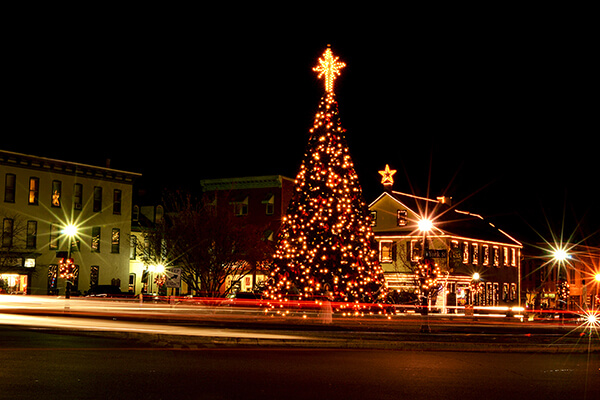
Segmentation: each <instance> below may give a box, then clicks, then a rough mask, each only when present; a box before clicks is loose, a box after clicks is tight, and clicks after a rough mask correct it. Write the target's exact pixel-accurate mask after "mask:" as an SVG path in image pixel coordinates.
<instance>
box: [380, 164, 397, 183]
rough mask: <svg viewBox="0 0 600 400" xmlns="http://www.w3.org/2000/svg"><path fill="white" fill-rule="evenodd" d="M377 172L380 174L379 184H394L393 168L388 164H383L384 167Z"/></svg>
mask: <svg viewBox="0 0 600 400" xmlns="http://www.w3.org/2000/svg"><path fill="white" fill-rule="evenodd" d="M378 172H379V173H380V174H381V184H382V185H383V186H392V185H393V184H394V174H395V173H396V170H395V169H390V166H389V165H388V164H385V169H384V170H383V171H378Z"/></svg>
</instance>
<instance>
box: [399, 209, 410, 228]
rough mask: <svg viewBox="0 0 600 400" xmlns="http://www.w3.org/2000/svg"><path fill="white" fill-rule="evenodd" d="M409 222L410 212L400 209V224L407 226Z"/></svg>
mask: <svg viewBox="0 0 600 400" xmlns="http://www.w3.org/2000/svg"><path fill="white" fill-rule="evenodd" d="M407 223H408V212H407V211H406V210H398V226H406V224H407Z"/></svg>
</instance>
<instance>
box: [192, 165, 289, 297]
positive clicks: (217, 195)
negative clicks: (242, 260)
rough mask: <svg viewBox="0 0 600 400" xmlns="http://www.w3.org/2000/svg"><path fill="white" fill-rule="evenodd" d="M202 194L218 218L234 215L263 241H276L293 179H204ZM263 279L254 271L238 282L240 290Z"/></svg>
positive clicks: (246, 288) (275, 176) (256, 177)
mask: <svg viewBox="0 0 600 400" xmlns="http://www.w3.org/2000/svg"><path fill="white" fill-rule="evenodd" d="M200 185H201V186H202V191H203V192H204V194H205V195H206V196H207V199H208V201H209V202H210V204H211V205H212V206H213V207H214V208H215V210H216V212H217V215H225V214H229V215H233V216H235V218H240V219H243V220H244V222H245V223H246V224H248V225H249V226H252V227H254V228H259V229H260V230H261V231H262V232H263V237H264V238H265V239H266V240H276V238H277V232H278V230H279V228H280V227H281V221H282V218H283V216H284V215H285V212H286V210H287V206H288V203H289V202H290V199H291V198H292V191H293V188H294V180H293V179H291V178H287V177H285V176H281V175H269V176H253V177H242V178H225V179H205V180H202V181H200ZM265 278H266V276H265V275H264V274H263V272H262V271H254V272H253V273H252V274H248V276H246V277H245V278H244V279H242V281H241V287H240V288H239V289H240V290H241V291H250V290H252V289H253V288H254V287H255V286H256V285H257V284H258V283H259V282H261V281H263V280H264V279H265Z"/></svg>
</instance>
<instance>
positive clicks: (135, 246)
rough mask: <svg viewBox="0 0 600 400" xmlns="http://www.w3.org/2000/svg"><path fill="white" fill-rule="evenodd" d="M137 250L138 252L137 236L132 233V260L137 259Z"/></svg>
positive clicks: (130, 249)
mask: <svg viewBox="0 0 600 400" xmlns="http://www.w3.org/2000/svg"><path fill="white" fill-rule="evenodd" d="M136 252H137V237H136V236H134V235H131V243H130V244H129V259H130V260H135V257H136V256H137V254H136Z"/></svg>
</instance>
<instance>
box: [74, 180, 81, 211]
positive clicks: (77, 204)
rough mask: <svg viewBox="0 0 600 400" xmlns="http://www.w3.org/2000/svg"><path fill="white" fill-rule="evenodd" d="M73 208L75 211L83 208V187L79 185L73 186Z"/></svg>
mask: <svg viewBox="0 0 600 400" xmlns="http://www.w3.org/2000/svg"><path fill="white" fill-rule="evenodd" d="M73 208H74V209H75V210H81V209H82V208H83V185H82V184H81V183H76V184H75V185H73Z"/></svg>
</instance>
